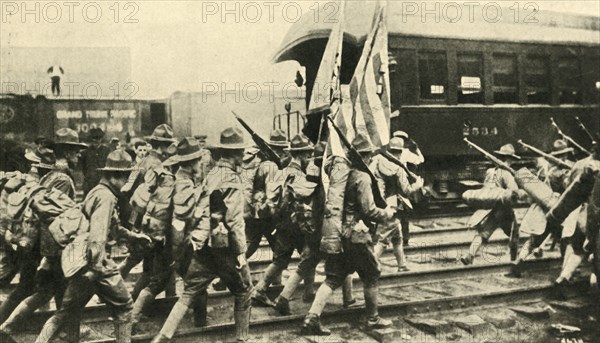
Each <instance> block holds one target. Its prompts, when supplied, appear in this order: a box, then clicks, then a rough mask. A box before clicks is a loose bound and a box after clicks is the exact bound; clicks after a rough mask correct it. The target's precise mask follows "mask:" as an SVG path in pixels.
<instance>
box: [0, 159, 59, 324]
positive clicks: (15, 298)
mask: <svg viewBox="0 0 600 343" xmlns="http://www.w3.org/2000/svg"><path fill="white" fill-rule="evenodd" d="M26 158H27V159H28V160H29V161H32V162H34V161H35V159H38V161H37V162H35V163H33V164H32V165H31V167H32V168H31V169H32V170H33V169H34V168H35V170H36V171H35V173H34V174H29V175H26V176H25V182H23V181H22V180H20V179H17V178H11V179H9V180H8V181H7V183H6V184H5V186H4V188H3V190H2V201H3V204H2V207H3V211H2V216H1V218H0V220H1V221H2V223H1V225H2V231H3V233H4V235H3V236H2V237H1V238H2V240H3V241H4V240H5V241H6V243H7V244H9V245H10V244H15V245H16V246H17V254H18V257H19V258H18V260H17V263H18V266H17V268H18V271H19V283H18V284H17V286H16V287H15V289H13V291H12V292H11V293H10V294H9V295H8V296H7V297H6V298H5V299H4V301H3V302H2V304H1V305H0V323H5V321H8V322H10V321H11V320H10V319H8V318H9V316H11V313H13V312H21V311H20V310H19V311H17V310H15V309H18V305H19V304H20V303H21V302H22V301H23V300H24V299H26V298H27V297H28V296H30V295H31V294H33V292H35V289H36V278H35V274H36V269H37V267H38V266H39V264H40V260H41V258H42V257H41V255H40V247H39V242H34V244H33V246H32V247H31V248H27V247H24V246H22V245H23V244H21V242H20V241H21V239H22V237H20V236H19V234H18V233H17V232H13V230H12V223H11V222H10V219H9V218H8V216H7V215H6V213H4V212H5V208H6V206H7V201H8V200H7V198H8V193H9V192H15V191H17V190H18V189H20V188H21V187H28V188H30V187H33V186H35V185H37V184H38V183H39V181H38V177H44V176H45V175H47V174H48V173H50V172H51V171H52V170H53V169H54V167H55V162H56V158H55V157H54V153H53V152H52V150H48V149H40V150H38V151H37V152H36V154H30V155H28V156H27V157H26ZM8 249H12V248H10V247H8ZM13 276H14V274H13ZM11 280H12V278H11ZM8 282H10V280H9V281H8ZM0 329H1V330H0V331H1V332H2V333H9V334H10V330H9V329H8V330H7V329H6V325H2V327H0Z"/></svg>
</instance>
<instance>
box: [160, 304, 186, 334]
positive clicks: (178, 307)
mask: <svg viewBox="0 0 600 343" xmlns="http://www.w3.org/2000/svg"><path fill="white" fill-rule="evenodd" d="M187 310H188V307H187V306H186V305H184V304H182V303H180V302H177V303H175V306H173V308H172V309H171V313H169V317H168V318H167V320H166V321H165V323H164V324H163V327H162V329H161V330H160V333H159V334H158V335H157V336H156V337H155V339H163V340H162V341H161V340H159V341H157V342H168V341H170V340H171V338H173V336H174V335H175V331H176V330H177V327H178V326H179V323H181V320H182V319H183V318H184V317H185V314H186V313H187ZM159 336H163V337H164V338H159ZM164 339H166V340H164ZM152 342H154V341H152Z"/></svg>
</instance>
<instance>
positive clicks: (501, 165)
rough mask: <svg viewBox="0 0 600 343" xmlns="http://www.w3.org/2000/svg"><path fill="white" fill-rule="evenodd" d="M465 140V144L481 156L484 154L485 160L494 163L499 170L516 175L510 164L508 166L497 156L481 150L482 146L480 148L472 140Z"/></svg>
mask: <svg viewBox="0 0 600 343" xmlns="http://www.w3.org/2000/svg"><path fill="white" fill-rule="evenodd" d="M463 140H464V141H465V143H467V144H468V145H469V146H470V147H471V148H473V149H475V150H477V151H479V152H480V153H481V154H483V156H485V158H487V159H488V160H490V161H491V162H492V163H494V164H495V165H496V166H497V167H498V168H502V169H504V170H506V171H508V172H509V173H511V174H512V175H515V174H516V171H515V170H514V169H512V168H511V167H510V166H509V165H508V164H506V163H505V162H503V161H502V160H500V159H499V158H497V157H496V156H494V155H492V154H490V153H489V152H487V151H485V149H483V148H481V147H480V146H478V145H477V144H475V143H473V142H471V141H470V140H468V139H467V138H463Z"/></svg>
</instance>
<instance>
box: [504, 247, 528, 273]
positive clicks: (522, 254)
mask: <svg viewBox="0 0 600 343" xmlns="http://www.w3.org/2000/svg"><path fill="white" fill-rule="evenodd" d="M532 248H533V240H532V239H531V238H530V239H528V240H527V241H526V242H525V243H524V244H523V246H522V247H521V251H519V256H518V257H517V258H516V259H515V260H514V261H513V262H512V264H511V266H510V272H509V273H508V274H506V276H508V277H514V278H520V277H521V276H522V275H523V262H524V261H525V259H526V258H527V257H528V256H529V255H530V254H531V251H532Z"/></svg>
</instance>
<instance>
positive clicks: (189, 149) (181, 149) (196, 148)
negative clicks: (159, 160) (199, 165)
mask: <svg viewBox="0 0 600 343" xmlns="http://www.w3.org/2000/svg"><path fill="white" fill-rule="evenodd" d="M203 155H204V151H203V150H202V147H201V146H200V142H198V140H196V138H193V137H185V138H184V139H182V140H181V142H179V144H178V145H177V155H175V156H176V158H177V160H178V161H179V162H185V161H193V160H199V159H201V158H202V156H203Z"/></svg>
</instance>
